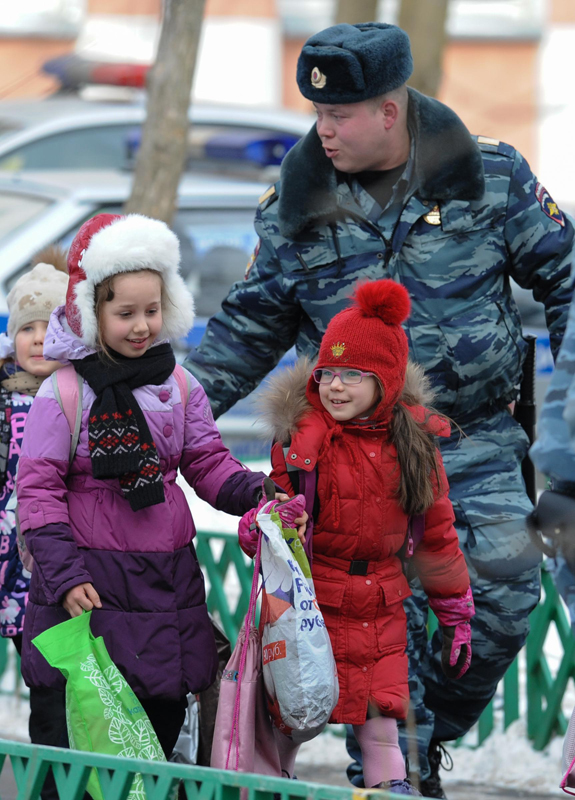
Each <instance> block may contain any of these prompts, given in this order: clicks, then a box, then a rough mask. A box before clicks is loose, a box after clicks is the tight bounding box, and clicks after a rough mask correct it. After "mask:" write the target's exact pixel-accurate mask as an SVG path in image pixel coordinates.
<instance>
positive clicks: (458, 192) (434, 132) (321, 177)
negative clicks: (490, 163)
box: [278, 89, 485, 239]
mask: <svg viewBox="0 0 575 800" xmlns="http://www.w3.org/2000/svg"><path fill="white" fill-rule="evenodd" d="M408 91H409V110H408V115H409V126H410V129H411V130H412V131H414V132H415V139H416V148H415V176H416V179H417V184H418V187H419V188H418V192H417V194H418V196H419V197H420V198H421V199H422V200H443V201H447V200H479V199H480V198H481V197H483V194H484V192H485V177H484V174H483V159H482V157H481V151H480V150H479V148H478V146H477V144H476V143H475V141H474V140H473V139H472V138H471V135H470V133H469V131H468V130H467V128H466V127H465V125H464V124H463V122H462V121H461V120H460V119H459V117H458V116H457V114H456V113H455V112H454V111H452V110H451V109H450V108H448V107H447V106H445V105H443V103H440V102H439V101H438V100H434V99H433V98H431V97H426V96H425V95H423V94H420V93H419V92H416V91H415V90H414V89H409V90H408ZM336 189H337V181H336V173H335V170H334V168H333V166H332V163H331V161H330V160H329V158H327V156H326V155H325V153H324V152H323V148H322V146H321V142H320V139H319V136H318V135H317V132H316V129H315V125H314V127H313V128H312V129H311V130H310V131H309V133H308V134H307V135H306V136H304V138H303V139H301V140H300V141H299V142H298V143H297V144H296V145H295V147H293V148H292V149H291V150H290V151H289V153H288V154H287V156H286V157H285V159H284V161H283V164H282V169H281V189H280V194H279V200H278V203H279V205H278V224H279V229H280V233H281V235H282V236H285V237H286V238H288V239H293V238H294V237H296V236H297V235H298V234H299V233H301V231H302V230H303V229H304V228H305V227H306V226H307V225H309V224H310V223H313V222H314V221H315V220H317V219H320V218H322V217H329V216H330V215H332V214H334V213H335V211H336V210H337V195H336Z"/></svg>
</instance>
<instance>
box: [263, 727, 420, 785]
mask: <svg viewBox="0 0 575 800" xmlns="http://www.w3.org/2000/svg"><path fill="white" fill-rule="evenodd" d="M353 732H354V733H355V736H356V739H357V741H358V742H359V746H360V747H361V753H362V756H363V776H364V781H365V785H366V786H367V788H368V789H371V788H372V787H373V786H377V784H378V783H381V782H382V781H391V780H402V779H403V778H405V776H406V773H405V761H404V759H403V754H402V752H401V750H400V749H399V738H398V733H397V722H396V721H395V720H394V719H392V718H391V717H373V718H372V719H368V720H366V722H365V724H364V725H354V726H353ZM274 737H275V740H276V743H277V746H278V750H279V754H280V763H281V767H282V771H284V772H285V773H286V775H285V777H288V776H289V777H290V778H293V774H294V766H295V759H296V756H297V752H298V750H299V745H298V744H294V743H293V742H292V741H291V739H288V737H287V736H284V735H283V733H280V732H279V731H278V730H277V728H275V727H274Z"/></svg>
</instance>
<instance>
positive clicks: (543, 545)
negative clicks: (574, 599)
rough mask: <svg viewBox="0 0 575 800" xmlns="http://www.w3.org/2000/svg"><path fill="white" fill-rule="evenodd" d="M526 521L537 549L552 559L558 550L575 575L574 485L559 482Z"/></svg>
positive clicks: (540, 499) (540, 500) (542, 498)
mask: <svg viewBox="0 0 575 800" xmlns="http://www.w3.org/2000/svg"><path fill="white" fill-rule="evenodd" d="M526 521H527V530H528V531H529V535H530V536H531V539H532V540H533V542H534V543H535V544H536V545H537V547H538V548H539V549H540V550H542V551H543V552H544V553H545V555H548V556H550V557H551V558H553V557H555V556H556V555H557V550H559V551H560V552H561V555H562V556H563V558H564V559H565V561H566V562H567V565H568V567H569V569H570V570H571V571H572V572H575V484H573V483H564V482H562V483H559V484H557V485H556V487H555V488H554V489H553V490H547V491H545V492H543V494H542V495H541V497H540V498H539V502H538V503H537V505H536V506H535V508H534V509H533V511H532V512H531V513H530V514H529V515H528V516H527V520H526ZM540 534H541V535H540ZM543 537H544V538H543ZM544 539H547V540H548V541H545V540H544Z"/></svg>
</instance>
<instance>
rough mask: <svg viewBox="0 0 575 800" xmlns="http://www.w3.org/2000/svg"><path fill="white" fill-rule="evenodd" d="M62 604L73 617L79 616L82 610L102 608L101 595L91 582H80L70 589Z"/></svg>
mask: <svg viewBox="0 0 575 800" xmlns="http://www.w3.org/2000/svg"><path fill="white" fill-rule="evenodd" d="M62 605H63V606H64V608H65V609H66V611H67V612H68V614H69V615H70V616H71V617H79V616H80V614H81V613H82V611H91V610H92V609H93V608H94V607H96V608H102V603H101V601H100V596H99V595H98V592H97V591H96V590H95V589H94V587H93V586H92V584H91V583H80V584H78V586H74V587H73V588H72V589H68V591H67V592H66V596H65V597H64V600H63V601H62Z"/></svg>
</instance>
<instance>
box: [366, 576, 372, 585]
mask: <svg viewBox="0 0 575 800" xmlns="http://www.w3.org/2000/svg"><path fill="white" fill-rule="evenodd" d="M366 584H367V585H368V586H371V581H370V580H369V578H368V579H367V580H366Z"/></svg>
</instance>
